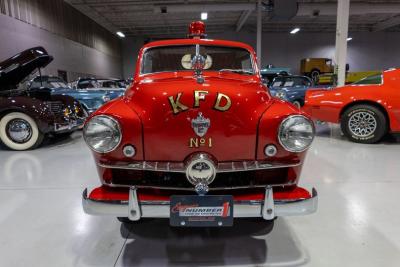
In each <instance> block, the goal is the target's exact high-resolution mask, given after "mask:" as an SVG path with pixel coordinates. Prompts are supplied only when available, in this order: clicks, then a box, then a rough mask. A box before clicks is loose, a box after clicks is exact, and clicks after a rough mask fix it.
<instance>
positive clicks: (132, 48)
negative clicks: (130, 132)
mask: <svg viewBox="0 0 400 267" xmlns="http://www.w3.org/2000/svg"><path fill="white" fill-rule="evenodd" d="M350 35H351V36H352V37H353V40H352V41H350V42H349V43H348V55H347V62H348V63H349V64H350V71H364V70H381V69H387V68H390V67H399V66H400V62H399V58H400V50H399V49H398V47H399V46H400V33H396V32H356V33H350ZM208 37H209V38H216V39H217V38H218V39H227V40H235V41H241V42H245V43H248V44H250V45H252V46H253V47H254V48H255V44H256V40H255V33H253V32H246V31H241V32H239V33H237V32H225V33H221V34H210V35H209V36H208ZM144 40H145V39H144V38H143V37H129V38H126V40H123V52H122V53H123V61H124V65H123V68H124V70H123V73H124V77H131V76H132V74H133V72H134V68H135V66H134V62H135V60H136V57H137V52H138V51H139V49H140V47H141V46H142V45H143V43H144ZM262 47H263V50H262V64H263V66H265V65H267V64H273V65H275V66H278V67H290V68H291V69H292V72H293V73H295V74H297V73H298V72H299V69H300V60H301V59H302V58H306V57H327V58H333V57H334V55H335V33H334V32H326V33H323V32H322V33H306V32H300V33H299V34H296V35H291V34H289V33H269V32H264V33H263V43H262Z"/></svg>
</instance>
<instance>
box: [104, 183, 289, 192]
mask: <svg viewBox="0 0 400 267" xmlns="http://www.w3.org/2000/svg"><path fill="white" fill-rule="evenodd" d="M102 184H104V185H107V186H109V187H132V186H135V187H136V188H143V189H163V190H179V191H193V190H194V187H167V186H151V185H128V184H113V183H106V182H104V181H103V182H102ZM295 184H296V182H292V183H285V184H273V185H269V186H271V187H277V186H291V185H295ZM266 186H267V185H265V184H261V185H243V186H231V187H210V188H209V189H208V190H209V191H217V190H234V189H248V188H264V187H266Z"/></svg>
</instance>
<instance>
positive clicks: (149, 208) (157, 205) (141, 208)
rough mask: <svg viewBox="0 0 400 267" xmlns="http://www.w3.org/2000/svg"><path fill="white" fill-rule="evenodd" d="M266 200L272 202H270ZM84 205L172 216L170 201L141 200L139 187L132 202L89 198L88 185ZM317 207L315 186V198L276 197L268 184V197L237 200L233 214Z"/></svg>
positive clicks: (302, 211) (102, 211)
mask: <svg viewBox="0 0 400 267" xmlns="http://www.w3.org/2000/svg"><path fill="white" fill-rule="evenodd" d="M271 199H272V201H271ZM266 201H271V202H270V203H266ZM272 203H273V204H272ZM82 206H83V210H84V211H85V213H87V214H92V215H111V216H117V217H128V218H130V219H131V220H139V219H140V218H169V213H170V207H169V201H140V202H139V201H138V199H137V194H136V188H135V187H132V188H131V189H130V195H129V203H128V201H96V200H92V199H89V198H88V195H87V189H85V190H84V191H83V194H82ZM265 207H266V208H265ZM317 208H318V194H317V191H316V190H315V189H314V188H313V189H312V194H311V198H308V199H303V200H298V201H293V200H291V201H284V200H279V201H274V200H273V196H272V188H269V187H267V188H266V197H265V200H264V201H259V200H255V201H254V200H253V201H252V200H249V201H235V203H234V208H233V216H234V217H235V218H249V217H261V218H264V219H266V220H272V219H274V218H275V216H297V215H307V214H311V213H314V212H316V210H317ZM268 209H272V211H270V212H268ZM271 214H272V215H271Z"/></svg>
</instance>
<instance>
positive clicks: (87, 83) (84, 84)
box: [78, 80, 100, 89]
mask: <svg viewBox="0 0 400 267" xmlns="http://www.w3.org/2000/svg"><path fill="white" fill-rule="evenodd" d="M99 87H100V85H99V83H98V82H97V81H96V80H83V81H79V83H78V89H91V88H99Z"/></svg>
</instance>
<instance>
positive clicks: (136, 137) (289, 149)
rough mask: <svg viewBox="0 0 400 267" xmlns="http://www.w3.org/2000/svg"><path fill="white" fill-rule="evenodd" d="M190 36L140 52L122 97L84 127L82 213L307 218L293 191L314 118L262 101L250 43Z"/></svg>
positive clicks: (308, 198) (202, 221)
mask: <svg viewBox="0 0 400 267" xmlns="http://www.w3.org/2000/svg"><path fill="white" fill-rule="evenodd" d="M189 29H190V34H189V36H190V37H191V38H188V39H178V40H167V41H156V42H152V43H148V44H146V45H145V46H144V47H143V48H142V49H141V50H140V52H139V56H138V61H137V65H136V73H135V76H134V81H133V83H132V84H131V85H130V87H129V88H128V89H127V91H126V93H125V95H124V97H122V98H119V99H116V100H113V101H110V102H108V103H107V104H105V105H104V106H102V107H101V108H100V109H99V110H97V111H96V112H94V113H93V114H92V115H91V116H90V117H89V119H88V120H87V121H86V124H85V127H84V138H85V141H86V143H87V145H88V146H89V147H90V149H91V150H92V151H93V155H94V159H95V162H96V165H97V169H98V173H99V175H100V180H101V182H102V185H101V186H100V187H98V188H95V189H94V190H92V191H90V192H89V191H88V190H84V192H83V199H82V202H83V208H84V210H85V212H86V213H88V214H95V215H111V216H116V217H119V219H120V221H122V222H129V223H130V222H133V221H139V220H141V218H169V221H170V224H171V226H184V227H187V226H198V227H202V226H207V227H208V226H216V227H219V226H231V225H232V224H233V218H241V217H256V218H258V217H259V218H263V219H264V220H266V221H270V222H273V220H274V218H275V217H276V216H289V215H304V214H309V213H312V212H314V211H315V210H316V208H317V192H316V191H315V189H313V190H311V192H309V191H307V190H306V189H303V188H301V187H299V186H298V185H297V184H298V181H299V177H300V171H301V167H302V164H303V161H304V156H305V153H306V150H307V149H308V148H309V146H310V145H311V142H312V140H313V137H314V126H313V123H312V120H311V119H310V118H309V117H308V116H307V115H305V114H304V113H302V112H301V111H299V109H297V108H295V107H294V106H293V105H291V104H289V103H286V102H284V101H281V100H279V99H275V98H272V97H271V96H270V95H269V93H268V90H267V88H266V87H265V86H264V85H263V83H262V80H261V76H260V72H259V70H258V68H257V65H256V55H255V53H254V50H253V49H252V48H251V47H250V46H249V45H246V44H243V43H239V42H231V41H221V40H209V39H204V38H203V37H204V29H205V27H204V24H203V23H202V22H195V23H193V24H191V26H190V27H189Z"/></svg>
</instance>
